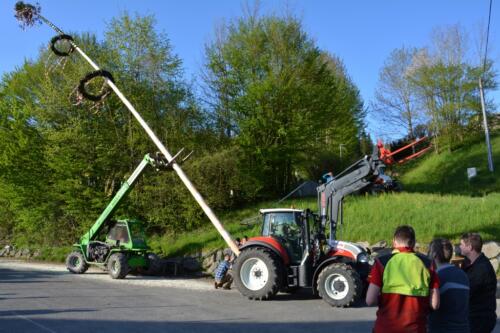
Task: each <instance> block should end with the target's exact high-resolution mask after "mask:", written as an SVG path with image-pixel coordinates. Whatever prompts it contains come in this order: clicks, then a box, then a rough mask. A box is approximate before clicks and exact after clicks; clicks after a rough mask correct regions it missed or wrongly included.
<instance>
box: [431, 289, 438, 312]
mask: <svg viewBox="0 0 500 333" xmlns="http://www.w3.org/2000/svg"><path fill="white" fill-rule="evenodd" d="M439 301H440V299H439V289H431V297H430V302H431V309H432V310H437V309H439Z"/></svg>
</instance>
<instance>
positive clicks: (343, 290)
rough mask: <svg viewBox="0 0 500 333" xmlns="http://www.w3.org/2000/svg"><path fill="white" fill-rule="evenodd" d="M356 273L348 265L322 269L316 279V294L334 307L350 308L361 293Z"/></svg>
mask: <svg viewBox="0 0 500 333" xmlns="http://www.w3.org/2000/svg"><path fill="white" fill-rule="evenodd" d="M362 287H363V286H362V283H361V279H360V278H359V275H358V273H357V272H356V271H355V270H354V269H353V268H352V267H351V266H349V265H346V264H340V263H335V264H331V265H328V266H326V267H325V268H323V270H322V271H321V273H320V274H319V277H318V293H319V295H320V296H321V298H322V299H323V300H324V301H325V302H327V303H328V304H330V305H331V306H335V307H347V306H351V305H352V304H353V303H354V302H355V301H356V300H358V298H359V297H360V296H361V293H362Z"/></svg>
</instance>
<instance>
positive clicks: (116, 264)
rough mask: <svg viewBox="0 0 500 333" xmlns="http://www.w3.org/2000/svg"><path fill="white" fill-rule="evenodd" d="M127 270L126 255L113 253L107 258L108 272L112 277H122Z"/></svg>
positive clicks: (125, 274)
mask: <svg viewBox="0 0 500 333" xmlns="http://www.w3.org/2000/svg"><path fill="white" fill-rule="evenodd" d="M128 272H129V267H128V262H127V256H125V254H123V253H113V254H112V255H111V256H110V257H109V260H108V273H109V275H110V276H111V277H112V278H113V279H123V278H124V277H125V276H127V274H128Z"/></svg>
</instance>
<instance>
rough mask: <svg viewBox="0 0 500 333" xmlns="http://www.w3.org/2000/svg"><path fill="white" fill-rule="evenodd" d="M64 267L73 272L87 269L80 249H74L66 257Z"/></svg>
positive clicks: (87, 266) (82, 271)
mask: <svg viewBox="0 0 500 333" xmlns="http://www.w3.org/2000/svg"><path fill="white" fill-rule="evenodd" d="M66 268H67V269H68V271H70V272H71V273H74V274H83V273H85V272H86V271H87V269H89V265H87V263H86V262H85V257H84V256H83V254H82V253H81V252H80V251H74V252H71V253H70V254H68V256H67V257H66Z"/></svg>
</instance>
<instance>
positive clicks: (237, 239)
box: [236, 237, 241, 245]
mask: <svg viewBox="0 0 500 333" xmlns="http://www.w3.org/2000/svg"><path fill="white" fill-rule="evenodd" d="M240 244H241V239H240V238H239V237H236V245H240Z"/></svg>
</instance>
